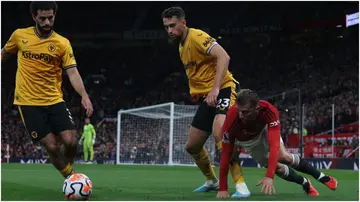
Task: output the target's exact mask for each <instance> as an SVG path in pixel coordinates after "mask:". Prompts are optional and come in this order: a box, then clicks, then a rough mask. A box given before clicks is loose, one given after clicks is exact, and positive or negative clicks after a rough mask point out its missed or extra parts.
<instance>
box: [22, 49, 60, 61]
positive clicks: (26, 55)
mask: <svg viewBox="0 0 360 202" xmlns="http://www.w3.org/2000/svg"><path fill="white" fill-rule="evenodd" d="M22 56H23V57H24V58H26V59H34V60H41V61H44V62H46V63H48V64H60V61H59V60H58V59H56V58H55V57H53V56H51V55H49V54H47V53H40V54H38V53H32V52H30V51H24V52H22Z"/></svg>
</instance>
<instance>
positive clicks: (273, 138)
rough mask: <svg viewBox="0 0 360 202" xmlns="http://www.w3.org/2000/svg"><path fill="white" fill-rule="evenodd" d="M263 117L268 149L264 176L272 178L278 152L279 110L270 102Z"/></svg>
mask: <svg viewBox="0 0 360 202" xmlns="http://www.w3.org/2000/svg"><path fill="white" fill-rule="evenodd" d="M263 118H264V120H265V121H266V123H267V125H268V143H269V149H270V154H269V159H268V168H267V171H266V177H270V178H274V176H275V171H276V165H277V163H278V160H279V153H280V137H281V136H280V119H279V112H278V110H277V109H276V107H275V106H273V105H271V104H270V105H269V106H268V107H267V108H266V110H265V111H264V112H263Z"/></svg>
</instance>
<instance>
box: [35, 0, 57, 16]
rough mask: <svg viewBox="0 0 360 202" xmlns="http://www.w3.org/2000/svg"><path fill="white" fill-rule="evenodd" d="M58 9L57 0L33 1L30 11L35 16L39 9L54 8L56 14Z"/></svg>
mask: <svg viewBox="0 0 360 202" xmlns="http://www.w3.org/2000/svg"><path fill="white" fill-rule="evenodd" d="M57 9H58V6H57V4H56V2H55V1H33V2H31V4H30V12H31V13H32V14H33V15H35V16H36V15H37V12H38V10H43V11H48V10H53V11H54V14H56V11H57Z"/></svg>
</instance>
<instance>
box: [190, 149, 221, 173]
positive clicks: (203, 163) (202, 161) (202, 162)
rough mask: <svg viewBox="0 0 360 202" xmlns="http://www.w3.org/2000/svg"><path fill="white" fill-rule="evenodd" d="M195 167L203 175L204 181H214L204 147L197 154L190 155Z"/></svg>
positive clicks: (208, 157)
mask: <svg viewBox="0 0 360 202" xmlns="http://www.w3.org/2000/svg"><path fill="white" fill-rule="evenodd" d="M192 156H193V158H194V160H195V163H196V165H197V166H198V167H199V168H200V170H201V172H202V173H203V174H204V175H205V177H206V180H213V179H216V174H215V171H214V169H213V167H212V166H211V162H210V156H209V153H208V152H207V151H206V149H205V147H203V148H202V149H201V152H200V153H199V154H195V155H192Z"/></svg>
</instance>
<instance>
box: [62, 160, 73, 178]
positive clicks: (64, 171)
mask: <svg viewBox="0 0 360 202" xmlns="http://www.w3.org/2000/svg"><path fill="white" fill-rule="evenodd" d="M60 173H61V175H62V176H64V177H65V178H67V177H68V176H69V175H71V174H73V173H75V171H74V169H73V168H72V166H71V164H70V163H68V164H67V165H66V166H65V168H64V169H62V170H61V171H60Z"/></svg>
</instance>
